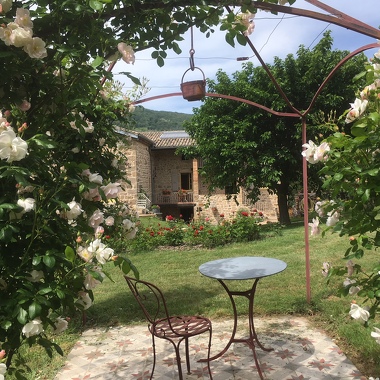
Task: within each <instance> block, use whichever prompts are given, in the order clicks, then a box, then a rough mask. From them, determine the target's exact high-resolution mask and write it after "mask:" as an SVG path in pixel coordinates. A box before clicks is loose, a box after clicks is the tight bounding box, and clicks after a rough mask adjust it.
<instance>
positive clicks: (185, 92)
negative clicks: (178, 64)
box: [181, 67, 206, 102]
mask: <svg viewBox="0 0 380 380" xmlns="http://www.w3.org/2000/svg"><path fill="white" fill-rule="evenodd" d="M194 69H198V70H199V71H200V72H201V73H202V75H203V80H194V81H191V82H184V81H183V78H184V77H185V74H186V73H187V72H188V71H189V70H191V69H187V70H186V71H185V73H184V74H183V76H182V81H181V91H182V96H183V98H184V99H186V100H188V101H189V102H191V101H195V100H201V99H202V98H204V96H205V94H206V79H205V74H204V73H203V71H202V70H201V69H200V68H199V67H194Z"/></svg>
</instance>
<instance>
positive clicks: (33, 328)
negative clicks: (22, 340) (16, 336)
mask: <svg viewBox="0 0 380 380" xmlns="http://www.w3.org/2000/svg"><path fill="white" fill-rule="evenodd" d="M43 331H44V328H43V326H42V322H41V319H40V318H35V319H33V321H30V322H28V323H27V324H26V325H25V326H24V327H23V328H22V333H23V334H24V335H25V336H26V337H27V338H29V337H31V336H34V335H39V334H41V333H42V332H43Z"/></svg>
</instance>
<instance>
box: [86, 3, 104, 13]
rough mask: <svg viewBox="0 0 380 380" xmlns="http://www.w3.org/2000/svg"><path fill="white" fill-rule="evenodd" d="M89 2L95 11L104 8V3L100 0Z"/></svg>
mask: <svg viewBox="0 0 380 380" xmlns="http://www.w3.org/2000/svg"><path fill="white" fill-rule="evenodd" d="M89 4H90V7H91V8H92V9H93V10H94V11H100V10H102V9H103V4H102V3H101V2H100V1H98V0H90V3H89Z"/></svg>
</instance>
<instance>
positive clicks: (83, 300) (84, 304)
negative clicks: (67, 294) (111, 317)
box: [75, 291, 92, 310]
mask: <svg viewBox="0 0 380 380" xmlns="http://www.w3.org/2000/svg"><path fill="white" fill-rule="evenodd" d="M78 297H79V298H78V299H77V301H76V302H75V303H76V304H77V305H80V306H81V309H82V310H87V309H88V308H89V307H90V306H91V305H92V300H91V298H90V296H89V294H88V293H87V292H83V291H82V292H79V293H78Z"/></svg>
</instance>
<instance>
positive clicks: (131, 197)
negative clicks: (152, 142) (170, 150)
mask: <svg viewBox="0 0 380 380" xmlns="http://www.w3.org/2000/svg"><path fill="white" fill-rule="evenodd" d="M124 154H125V155H126V157H127V160H128V161H127V168H126V174H127V179H128V180H129V182H130V184H128V183H126V182H124V183H123V186H124V188H125V191H123V192H121V193H120V194H119V199H120V200H121V201H123V202H125V203H127V204H128V206H129V207H130V208H131V209H133V210H135V211H137V196H138V193H139V192H144V193H145V194H146V196H147V198H148V199H149V200H151V199H152V174H151V157H150V148H149V146H148V145H147V144H145V143H142V142H140V141H138V140H135V139H130V141H129V146H128V148H127V149H126V150H125V151H124ZM140 211H141V210H140Z"/></svg>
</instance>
